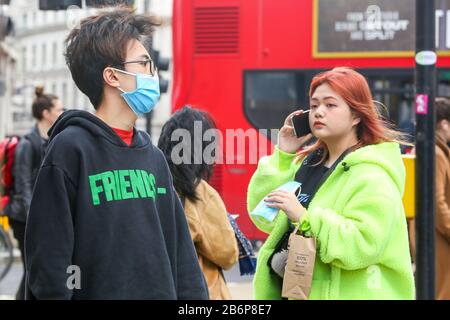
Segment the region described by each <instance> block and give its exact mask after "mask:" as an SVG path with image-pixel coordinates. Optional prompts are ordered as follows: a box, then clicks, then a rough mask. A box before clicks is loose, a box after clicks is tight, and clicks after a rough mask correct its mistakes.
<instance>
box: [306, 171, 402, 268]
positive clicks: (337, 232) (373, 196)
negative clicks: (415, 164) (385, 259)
mask: <svg viewBox="0 0 450 320" xmlns="http://www.w3.org/2000/svg"><path fill="white" fill-rule="evenodd" d="M378 169H379V168H378ZM352 170H354V171H355V172H353V174H352V177H351V178H349V180H350V179H352V182H351V184H352V186H351V188H352V189H353V190H357V191H356V192H353V194H352V195H351V196H350V197H349V199H348V200H347V202H346V205H345V206H344V209H343V210H342V212H340V213H337V212H335V211H334V210H332V209H330V208H324V207H320V206H314V207H313V208H310V209H309V210H308V211H307V212H306V214H305V215H304V216H303V217H302V220H301V225H302V229H303V230H310V232H311V233H312V235H313V236H314V237H316V239H317V241H318V253H319V255H320V258H321V260H322V261H323V262H324V263H330V264H333V265H334V266H336V267H338V268H341V269H345V270H356V269H361V268H366V267H368V266H370V265H373V264H376V263H378V262H379V259H380V256H381V254H382V252H383V251H384V248H385V246H386V245H387V243H388V241H389V238H390V233H391V232H390V230H391V227H392V225H393V224H394V221H396V220H398V219H399V216H400V215H402V214H403V213H402V212H401V211H402V205H401V196H400V194H399V192H398V189H396V187H395V185H394V182H393V181H392V180H391V178H390V177H389V176H388V174H387V173H386V172H384V171H382V170H381V169H380V170H377V168H371V170H376V171H375V172H374V171H372V172H371V174H370V175H365V174H364V169H363V168H361V169H358V170H357V169H356V168H352Z"/></svg>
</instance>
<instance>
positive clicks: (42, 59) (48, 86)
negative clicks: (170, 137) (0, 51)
mask: <svg viewBox="0 0 450 320" xmlns="http://www.w3.org/2000/svg"><path fill="white" fill-rule="evenodd" d="M135 8H136V11H137V12H138V13H142V12H151V13H153V14H155V15H157V16H159V17H160V18H161V20H162V26H161V27H160V28H158V30H157V32H156V34H155V37H154V40H153V46H154V48H155V49H157V50H159V51H160V54H161V55H163V56H165V57H169V58H170V57H171V55H172V31H171V30H172V28H171V16H172V0H135ZM97 10H98V9H95V8H81V9H80V8H77V7H74V8H71V9H68V10H58V11H41V10H38V0H31V1H30V0H11V3H10V6H9V12H10V15H11V17H12V19H13V22H14V33H13V35H12V36H10V37H8V38H7V41H4V42H6V43H9V46H10V47H12V48H13V49H12V51H14V52H15V53H16V55H15V57H14V59H12V58H11V59H12V60H14V61H15V63H14V64H13V65H14V71H13V72H14V80H13V81H9V83H8V86H9V88H7V90H9V94H10V98H9V100H6V104H7V105H8V108H2V112H4V114H3V113H2V117H1V119H2V122H4V123H6V124H8V125H6V126H5V129H4V132H1V131H0V137H1V136H3V135H4V134H13V133H14V134H24V133H26V132H27V131H28V130H29V129H30V128H31V127H32V125H33V123H34V120H33V119H32V116H31V103H32V101H33V99H34V89H35V87H36V86H37V85H43V86H44V87H45V91H46V92H47V93H52V94H56V95H57V96H58V97H59V98H60V99H61V100H62V102H63V105H64V107H65V108H67V109H81V110H87V111H90V112H93V111H94V108H93V106H92V105H91V104H90V102H89V100H88V98H87V97H86V96H85V95H84V94H83V93H82V92H81V91H79V90H78V88H77V87H76V85H75V83H74V82H73V80H72V78H71V75H70V71H69V69H68V68H67V66H66V64H65V59H64V50H65V46H64V40H65V38H66V36H67V35H68V33H69V32H70V30H71V29H72V28H73V27H74V26H76V24H77V23H78V21H80V19H82V18H83V17H86V16H89V15H92V14H95V13H96V12H97ZM11 59H10V63H11ZM10 68H11V67H10ZM163 76H164V77H165V78H166V79H168V80H169V92H168V93H167V94H164V95H163V96H162V97H161V101H160V103H159V105H158V107H157V108H156V109H155V112H154V116H153V121H152V137H153V140H154V141H156V139H157V137H158V136H159V132H160V128H161V126H162V123H163V122H164V121H165V120H166V119H167V118H168V116H169V114H170V89H171V78H172V77H171V70H170V69H169V71H168V72H164V73H163ZM8 86H7V87H8ZM11 86H13V87H12V88H11ZM5 110H7V111H5ZM137 127H138V128H139V129H145V119H139V120H138V122H137ZM2 134H3V135H2Z"/></svg>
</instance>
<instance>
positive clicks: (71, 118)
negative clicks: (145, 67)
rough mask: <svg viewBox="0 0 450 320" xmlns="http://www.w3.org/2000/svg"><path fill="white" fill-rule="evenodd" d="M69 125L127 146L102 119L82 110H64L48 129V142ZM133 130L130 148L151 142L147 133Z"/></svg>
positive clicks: (140, 146) (113, 142)
mask: <svg viewBox="0 0 450 320" xmlns="http://www.w3.org/2000/svg"><path fill="white" fill-rule="evenodd" d="M70 126H75V127H81V128H83V129H85V130H86V131H88V132H89V133H90V134H92V135H93V136H97V137H102V138H104V139H105V140H107V141H108V142H110V143H112V144H115V145H118V146H122V147H124V146H126V147H128V146H127V145H126V144H125V142H123V141H122V139H121V138H120V137H119V136H118V135H117V134H116V133H115V132H114V130H113V129H111V127H109V126H108V125H107V124H106V123H105V122H104V121H102V120H101V119H100V118H99V117H97V116H95V115H93V114H92V113H89V112H87V111H83V110H68V111H65V112H64V113H63V114H62V115H61V116H60V117H59V118H58V120H56V122H55V123H54V124H53V126H52V127H51V128H50V130H49V131H48V136H49V142H50V141H51V140H53V139H54V138H55V137H56V136H57V135H58V133H60V132H62V131H63V130H64V129H66V128H68V127H70ZM133 131H134V132H133V141H132V143H131V145H130V146H129V147H130V148H142V147H145V146H147V145H148V144H150V143H151V141H150V136H149V135H148V134H147V133H145V132H142V131H138V130H136V128H133Z"/></svg>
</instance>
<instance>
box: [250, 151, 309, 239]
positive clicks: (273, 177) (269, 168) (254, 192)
mask: <svg viewBox="0 0 450 320" xmlns="http://www.w3.org/2000/svg"><path fill="white" fill-rule="evenodd" d="M295 156H296V154H295V153H286V152H283V151H281V150H280V149H279V148H278V146H275V150H274V152H273V154H272V155H270V156H266V157H262V158H261V159H260V160H259V162H258V168H257V169H256V171H255V173H254V174H253V176H252V178H251V180H250V183H249V185H248V190H247V210H248V212H249V213H250V212H251V211H252V210H253V209H254V208H255V207H256V206H257V205H258V203H259V202H260V201H261V200H262V199H263V198H264V197H265V196H266V195H267V194H268V193H270V192H271V191H272V190H274V189H276V188H278V187H279V186H281V185H283V184H284V183H286V182H288V181H291V180H292V179H294V176H295V173H296V172H297V170H298V168H299V167H300V163H298V164H296V163H294V162H293V160H294V158H295ZM250 218H251V219H252V217H251V215H250ZM252 221H253V223H254V224H255V225H256V226H257V227H258V229H260V230H261V231H263V232H266V233H270V232H271V231H272V229H273V226H274V225H275V224H276V219H275V221H274V222H273V223H272V224H271V225H262V224H260V223H258V222H257V221H256V220H253V219H252Z"/></svg>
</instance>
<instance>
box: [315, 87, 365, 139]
mask: <svg viewBox="0 0 450 320" xmlns="http://www.w3.org/2000/svg"><path fill="white" fill-rule="evenodd" d="M310 107H311V111H310V113H309V124H310V126H311V130H312V133H313V134H314V136H315V137H317V138H318V139H320V140H322V141H324V142H327V141H332V140H336V139H339V138H342V137H346V136H347V135H350V134H356V127H355V126H356V125H357V124H358V123H359V122H360V119H359V118H355V116H354V115H353V113H352V112H351V109H350V107H349V106H348V104H347V103H346V102H345V100H344V99H342V97H341V96H339V95H338V94H337V93H336V91H334V90H333V89H332V88H331V87H330V86H329V85H328V84H326V83H324V84H321V85H320V86H318V87H317V88H316V90H315V91H314V93H313V95H312V96H311V98H310Z"/></svg>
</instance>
